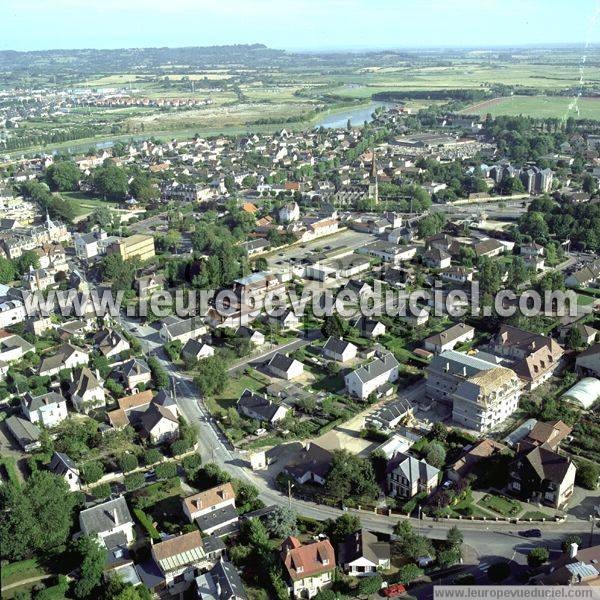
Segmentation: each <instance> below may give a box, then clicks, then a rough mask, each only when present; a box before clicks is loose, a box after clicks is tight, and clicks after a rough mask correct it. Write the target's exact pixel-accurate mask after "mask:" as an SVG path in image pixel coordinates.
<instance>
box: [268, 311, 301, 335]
mask: <svg viewBox="0 0 600 600" xmlns="http://www.w3.org/2000/svg"><path fill="white" fill-rule="evenodd" d="M269 324H270V325H272V326H273V327H276V328H277V329H278V330H279V331H289V330H291V329H297V328H298V327H299V326H300V319H299V318H298V317H297V316H296V313H294V311H293V310H292V309H291V308H286V309H285V310H284V311H283V312H281V314H273V315H269Z"/></svg>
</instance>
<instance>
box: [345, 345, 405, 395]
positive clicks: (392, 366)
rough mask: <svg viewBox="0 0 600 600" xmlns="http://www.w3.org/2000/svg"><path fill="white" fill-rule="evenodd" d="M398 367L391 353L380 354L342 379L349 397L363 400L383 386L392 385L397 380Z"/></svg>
mask: <svg viewBox="0 0 600 600" xmlns="http://www.w3.org/2000/svg"><path fill="white" fill-rule="evenodd" d="M398 367H399V363H398V361H397V360H396V359H395V357H394V355H393V354H392V353H391V352H381V353H380V354H379V356H376V357H375V358H373V359H372V360H371V361H370V362H368V363H366V364H365V365H362V366H361V367H359V368H358V369H355V370H354V371H352V372H350V373H348V374H347V375H346V376H345V377H344V382H345V384H346V389H347V390H348V393H349V394H350V395H351V396H355V397H357V398H361V399H362V400H364V399H365V398H368V397H369V396H370V395H371V394H373V393H376V392H377V390H379V389H380V388H381V387H382V386H384V385H385V384H387V383H394V382H395V381H396V380H397V379H398Z"/></svg>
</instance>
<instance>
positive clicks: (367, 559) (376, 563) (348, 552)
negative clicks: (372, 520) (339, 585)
mask: <svg viewBox="0 0 600 600" xmlns="http://www.w3.org/2000/svg"><path fill="white" fill-rule="evenodd" d="M338 563H339V565H340V567H341V568H342V570H343V571H344V573H347V574H348V575H351V576H352V577H368V576H369V575H375V574H376V573H378V572H379V571H380V570H381V569H389V568H390V543H389V542H380V541H379V540H378V539H377V536H375V535H374V534H373V533H371V532H370V531H367V530H366V529H359V530H358V531H355V532H354V533H349V534H348V535H347V536H346V537H345V538H344V541H343V542H342V543H341V544H340V545H339V546H338Z"/></svg>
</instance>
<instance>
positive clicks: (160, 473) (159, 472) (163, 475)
mask: <svg viewBox="0 0 600 600" xmlns="http://www.w3.org/2000/svg"><path fill="white" fill-rule="evenodd" d="M154 472H155V473H156V477H157V479H171V478H172V477H176V476H177V465H176V464H175V463H174V462H162V463H159V464H157V465H156V466H155V467H154Z"/></svg>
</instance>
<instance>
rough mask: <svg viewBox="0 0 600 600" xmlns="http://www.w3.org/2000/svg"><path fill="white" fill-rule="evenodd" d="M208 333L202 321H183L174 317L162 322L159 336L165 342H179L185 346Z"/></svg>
mask: <svg viewBox="0 0 600 600" xmlns="http://www.w3.org/2000/svg"><path fill="white" fill-rule="evenodd" d="M206 332H207V328H206V325H205V324H204V322H203V320H202V319H200V318H198V317H193V318H191V319H181V318H180V317H176V316H174V315H173V316H168V317H165V318H164V319H163V320H162V326H161V328H160V332H159V335H160V338H161V339H162V340H163V341H164V342H173V341H175V340H179V341H180V342H181V343H182V344H185V343H186V342H187V341H188V340H193V339H198V338H199V337H200V336H202V335H204V334H205V333H206Z"/></svg>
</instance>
